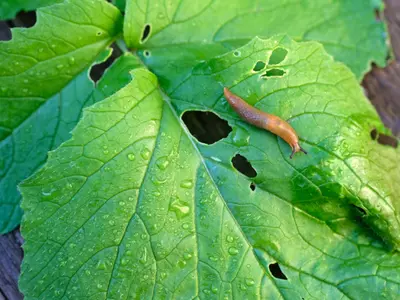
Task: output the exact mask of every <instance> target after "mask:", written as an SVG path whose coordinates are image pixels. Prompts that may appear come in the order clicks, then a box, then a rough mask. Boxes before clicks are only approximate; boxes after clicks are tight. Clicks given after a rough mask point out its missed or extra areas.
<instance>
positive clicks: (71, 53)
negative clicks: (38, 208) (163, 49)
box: [0, 0, 122, 233]
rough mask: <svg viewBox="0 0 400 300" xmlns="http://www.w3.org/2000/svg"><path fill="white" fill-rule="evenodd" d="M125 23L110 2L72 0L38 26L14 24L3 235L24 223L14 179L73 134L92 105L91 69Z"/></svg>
mask: <svg viewBox="0 0 400 300" xmlns="http://www.w3.org/2000/svg"><path fill="white" fill-rule="evenodd" d="M121 26H122V24H121V16H120V14H119V12H118V10H117V9H116V8H115V7H113V6H112V5H110V4H107V3H106V2H104V1H94V2H93V1H89V0H85V1H80V0H79V1H78V0H71V1H66V2H65V3H63V4H59V5H54V6H51V7H48V8H43V9H40V10H39V11H38V21H37V24H36V25H35V26H34V27H33V28H30V29H23V28H17V29H13V31H12V33H13V39H12V40H11V41H8V42H1V43H0V61H1V62H2V63H1V65H0V233H4V232H8V231H9V230H12V229H13V228H15V227H16V226H17V225H18V224H19V222H20V219H21V214H22V212H21V209H20V208H19V200H20V196H19V193H18V191H17V184H18V183H19V182H20V181H21V180H23V179H25V178H27V177H28V176H29V175H31V174H32V173H33V172H34V171H35V170H36V169H37V168H38V167H39V166H40V165H41V164H43V163H44V161H45V159H46V153H47V151H48V150H50V149H53V148H55V147H57V146H58V145H59V144H60V143H61V142H62V141H64V140H65V139H67V138H69V131H70V130H71V129H72V128H74V126H75V124H76V123H77V121H78V118H79V116H80V114H81V108H82V106H84V105H87V104H90V102H88V103H87V99H88V97H89V95H90V94H91V91H92V90H93V83H92V82H91V81H90V80H89V78H88V76H87V70H86V69H87V68H88V67H89V66H90V65H91V64H92V63H93V61H94V60H95V59H96V57H97V56H98V55H99V53H100V52H101V51H103V50H104V49H105V48H106V47H107V45H108V44H110V43H111V42H112V40H113V39H115V37H116V36H117V35H118V34H119V33H120V30H121ZM67 84H69V85H68V86H66V85H67ZM77 89H79V90H77ZM89 98H90V97H89Z"/></svg>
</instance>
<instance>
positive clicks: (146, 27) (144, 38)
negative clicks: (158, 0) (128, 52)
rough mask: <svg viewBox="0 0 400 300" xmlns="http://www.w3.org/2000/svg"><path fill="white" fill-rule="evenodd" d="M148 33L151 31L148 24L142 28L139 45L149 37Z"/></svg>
mask: <svg viewBox="0 0 400 300" xmlns="http://www.w3.org/2000/svg"><path fill="white" fill-rule="evenodd" d="M150 31H151V26H150V24H146V26H144V28H143V34H142V38H141V39H140V42H141V43H143V42H144V41H145V40H146V39H147V38H148V37H149V35H150Z"/></svg>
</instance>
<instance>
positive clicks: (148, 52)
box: [143, 50, 151, 57]
mask: <svg viewBox="0 0 400 300" xmlns="http://www.w3.org/2000/svg"><path fill="white" fill-rule="evenodd" d="M143 55H144V56H146V57H150V55H151V53H150V51H149V50H144V51H143Z"/></svg>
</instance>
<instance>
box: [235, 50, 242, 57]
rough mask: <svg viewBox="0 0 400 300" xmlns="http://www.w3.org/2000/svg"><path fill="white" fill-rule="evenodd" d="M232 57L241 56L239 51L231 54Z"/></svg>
mask: <svg viewBox="0 0 400 300" xmlns="http://www.w3.org/2000/svg"><path fill="white" fill-rule="evenodd" d="M233 55H234V56H237V57H239V56H240V55H241V53H240V51H238V50H236V51H235V52H233Z"/></svg>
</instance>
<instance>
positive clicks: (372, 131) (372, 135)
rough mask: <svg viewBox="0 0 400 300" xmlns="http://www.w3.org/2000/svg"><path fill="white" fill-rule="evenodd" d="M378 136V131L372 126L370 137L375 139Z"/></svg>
mask: <svg viewBox="0 0 400 300" xmlns="http://www.w3.org/2000/svg"><path fill="white" fill-rule="evenodd" d="M377 137H378V131H377V130H376V129H375V128H374V129H372V130H371V139H373V140H376V138H377Z"/></svg>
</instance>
